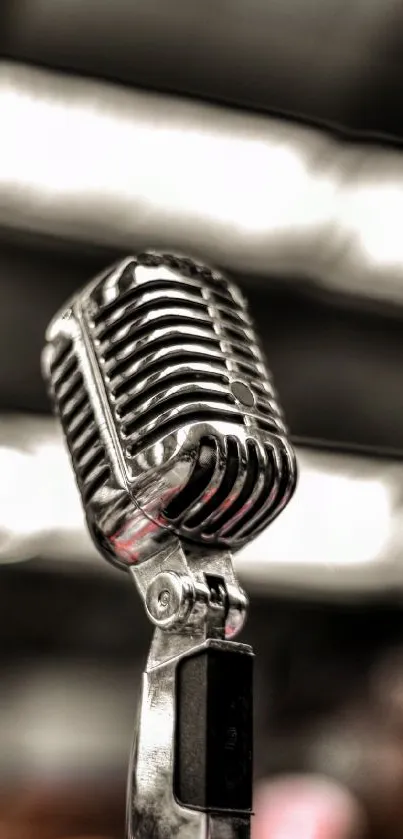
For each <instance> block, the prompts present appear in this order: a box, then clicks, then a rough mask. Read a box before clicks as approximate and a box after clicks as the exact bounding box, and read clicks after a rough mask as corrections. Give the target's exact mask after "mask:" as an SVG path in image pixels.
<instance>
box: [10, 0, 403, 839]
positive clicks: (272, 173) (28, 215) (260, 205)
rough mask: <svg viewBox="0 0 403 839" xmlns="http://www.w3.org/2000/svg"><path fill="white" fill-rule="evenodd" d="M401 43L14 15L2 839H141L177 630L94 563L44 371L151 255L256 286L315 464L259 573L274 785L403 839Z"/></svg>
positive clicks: (291, 20) (360, 24) (157, 16)
mask: <svg viewBox="0 0 403 839" xmlns="http://www.w3.org/2000/svg"><path fill="white" fill-rule="evenodd" d="M402 32H403V2H402V0H382V2H381V0H350V2H348V3H346V2H344V0H321V2H320V0H298V2H296V0H248V2H246V0H225V2H221V3H220V4H215V3H211V2H203V3H202V2H200V1H199V0H193V2H185V0H165V2H164V3H162V2H161V0H147V2H145V0H138V2H136V3H129V2H126V1H125V0H114V2H113V3H110V2H107V0H80V2H77V0H58V2H57V3H55V2H52V0H3V2H2V4H1V7H0V358H1V365H0V502H1V503H0V679H1V690H0V839H39V837H40V839H62V837H64V839H68V837H70V839H72V837H83V836H85V837H90V836H91V837H100V836H102V837H104V836H105V837H113V839H118V837H121V836H123V824H124V796H125V783H126V781H125V779H126V766H127V760H128V754H129V749H130V744H131V737H132V727H133V721H134V717H135V709H136V703H137V697H138V691H139V676H140V673H141V671H142V669H143V666H144V661H145V656H146V651H147V647H148V644H149V640H150V628H149V626H148V624H147V621H146V619H145V617H144V615H143V611H142V608H141V607H140V603H139V600H138V598H137V595H136V593H135V591H134V590H133V589H132V587H131V586H130V585H129V581H128V579H127V578H126V577H125V575H124V574H120V573H119V572H118V571H116V570H113V569H111V568H109V567H107V566H106V564H105V563H104V562H103V561H101V560H98V557H97V556H96V554H95V552H94V550H93V548H92V546H91V544H90V542H89V539H88V536H87V534H86V532H85V529H84V525H83V519H82V514H81V507H80V503H79V500H78V495H77V492H76V489H75V486H74V482H73V477H72V475H71V474H70V467H69V464H68V461H67V455H66V454H65V452H64V449H63V446H62V441H61V438H60V434H59V431H58V429H57V427H56V425H55V423H54V422H53V420H52V418H51V416H50V412H49V404H48V400H47V397H46V393H45V389H44V386H43V383H42V380H41V374H40V364H39V358H40V351H41V348H42V342H43V335H44V330H45V327H46V324H47V322H48V321H49V319H50V317H51V316H52V315H53V314H54V312H55V311H56V310H57V308H58V307H59V306H60V305H61V304H62V303H63V302H64V301H65V300H66V298H67V297H68V296H69V295H70V294H72V293H73V292H74V291H75V290H76V289H78V288H79V287H80V286H81V285H83V284H84V283H85V282H86V281H87V280H89V279H90V278H92V276H93V275H94V274H95V273H96V272H97V271H98V270H99V269H101V268H103V267H104V266H106V265H108V263H110V262H112V261H113V260H114V259H115V258H116V257H118V256H121V255H124V254H127V253H130V252H131V251H133V250H135V249H137V248H141V249H144V248H147V247H151V248H159V247H161V248H167V249H178V250H181V251H185V252H187V253H189V254H190V255H193V256H195V257H198V258H201V259H202V260H205V261H207V262H208V261H210V262H212V263H213V264H215V265H217V266H218V267H219V268H221V269H223V270H225V271H227V272H228V273H229V274H230V275H231V276H232V277H233V278H234V279H235V280H236V281H237V282H238V283H239V284H240V285H241V286H242V288H243V290H244V292H245V294H246V295H247V297H248V299H249V302H250V307H251V310H252V313H253V314H254V317H255V320H256V324H257V327H258V331H259V332H260V335H261V337H262V340H263V343H264V347H265V350H266V354H267V358H268V362H269V365H270V367H271V368H272V371H273V374H274V377H275V381H276V386H277V389H278V391H279V394H280V397H281V400H282V402H283V405H284V408H285V413H286V417H287V420H288V425H289V427H290V429H291V435H292V438H293V440H294V442H295V445H296V448H297V455H298V461H299V469H300V482H299V487H298V490H297V493H296V495H295V497H294V499H293V501H292V502H291V504H290V505H289V507H288V508H287V510H286V512H285V513H284V514H283V515H282V516H281V517H280V519H279V520H278V521H276V522H275V523H274V525H273V526H272V527H271V528H270V529H269V531H268V532H267V533H265V534H263V536H261V537H259V539H258V540H257V541H256V542H255V543H254V544H253V545H251V546H248V547H247V548H246V549H245V550H243V551H242V552H241V553H240V554H239V556H238V557H237V569H238V573H239V576H240V578H241V580H242V582H243V584H244V586H245V588H246V589H247V591H248V593H249V594H250V597H251V607H250V618H249V621H248V625H247V628H246V631H245V633H244V639H245V640H246V641H248V642H251V643H252V644H253V646H254V647H255V651H256V654H257V660H256V784H257V789H262V787H261V783H262V782H263V781H265V783H267V782H271V783H273V784H274V786H275V784H278V783H279V782H280V781H281V780H283V783H285V785H287V782H288V781H287V779H289V778H290V776H291V777H293V778H294V784H295V783H297V786H298V783H300V781H301V778H302V779H304V778H305V779H307V781H306V782H307V783H308V780H309V779H312V778H313V779H317V780H316V781H315V780H312V784H313V787H315V783H317V784H318V783H319V782H320V783H322V784H328V783H329V782H332V783H335V784H337V787H336V788H333V787H332V789H337V790H339V792H340V794H343V795H344V796H345V797H348V801H349V802H350V804H351V806H352V807H355V808H356V809H357V811H359V813H360V816H359V819H358V821H359V825H358V827H357V825H356V826H355V828H354V829H355V833H354V836H358V835H359V836H360V837H363V839H402V837H403V803H402V801H403V605H402V596H403V562H402V548H403V460H402V455H403V421H402V420H403V388H402V384H401V382H402V374H401V370H402V364H403V328H402V327H403V235H402V219H403V149H402V147H401V139H402V137H403V121H402V115H401V82H400V80H401V75H402V71H403V49H402V43H401V41H402V38H403V36H402ZM295 779H297V780H295ZM298 779H300V780H299V781H298ZM309 783H311V781H309ZM320 783H319V786H320ZM277 789H278V787H277ZM315 789H316V793H315V794H318V786H316V787H315ZM323 789H324V787H323V786H322V790H323ZM294 790H295V786H294ZM298 794H299V793H298ZM319 794H320V790H319ZM261 795H263V798H262V797H261V798H258V799H257V800H258V801H261V800H263V799H264V794H263V793H262V794H261ZM282 795H283V799H282V800H283V802H284V801H285V800H286V797H287V789H286V790H285V792H284V788H283V792H282ZM284 796H285V798H284ZM291 797H292V796H291ZM308 798H309V796H308ZM274 800H275V798H272V799H271V801H272V802H273V801H274ZM276 800H277V799H276ZM346 800H347V798H346ZM264 806H266V804H264ZM346 806H347V804H346ZM270 807H271V808H272V809H273V805H270V804H269V805H268V808H269V810H270ZM260 812H261V811H260V810H259V813H260ZM259 819H260V821H259ZM256 824H257V825H258V827H256V828H255V830H256V834H255V835H256V837H258V830H261V834H260V835H259V839H261V837H263V836H264V835H266V836H268V835H269V833H268V832H267V830H268V828H265V827H264V826H263V828H262V827H261V825H262V820H261V818H260V815H259V817H258V819H257V822H256ZM266 824H268V822H266ZM329 824H330V822H329ZM331 829H333V828H331V826H330V827H329V828H326V827H325V828H323V830H322V832H321V833H319V831H318V830H317V831H316V833H315V832H314V830H313V829H312V830H311V832H310V833H309V832H308V830H306V831H305V834H306V837H308V835H309V836H310V837H311V839H318V837H319V836H320V837H322V839H330V837H331V839H336V832H334V831H333V833H331V832H330V831H331ZM264 830H266V833H265V834H264ZM326 830H327V832H326ZM343 830H344V832H343V834H341V832H340V831H339V833H337V839H339V836H340V837H341V836H343V839H350V836H353V833H352V832H351V831H350V833H347V832H346V831H347V828H345V829H344V828H343ZM305 834H304V835H303V831H302V828H301V829H299V830H298V829H297V832H296V834H295V831H294V832H293V829H291V828H290V830H289V832H288V833H287V832H286V831H285V829H283V833H282V834H281V835H282V836H283V839H284V837H286V839H294V835H298V836H299V837H300V839H304V837H305ZM277 835H280V834H279V833H278V831H277V833H276V832H275V828H274V827H273V829H272V830H271V832H270V837H273V839H276V837H277Z"/></svg>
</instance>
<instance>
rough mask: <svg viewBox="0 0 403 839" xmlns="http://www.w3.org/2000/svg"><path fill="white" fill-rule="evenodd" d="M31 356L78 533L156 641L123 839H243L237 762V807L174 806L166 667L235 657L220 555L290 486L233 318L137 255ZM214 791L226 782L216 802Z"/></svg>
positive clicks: (180, 268) (236, 591)
mask: <svg viewBox="0 0 403 839" xmlns="http://www.w3.org/2000/svg"><path fill="white" fill-rule="evenodd" d="M46 341H47V343H46V346H45V349H44V352H43V370H44V374H45V377H46V380H47V383H48V386H49V391H50V395H51V397H52V401H53V404H54V407H55V410H56V413H57V415H58V417H59V419H60V422H61V425H62V428H63V432H64V436H65V440H66V444H67V448H68V451H69V455H70V459H71V463H72V467H73V470H74V474H75V478H76V481H77V486H78V489H79V491H80V495H81V499H82V503H83V507H84V511H85V515H86V519H87V523H88V527H89V531H90V533H91V536H92V538H93V541H94V543H95V545H96V547H97V548H98V549H99V550H100V552H101V553H102V554H103V555H104V556H105V557H106V558H107V559H110V560H111V561H112V563H113V564H116V565H117V566H119V567H126V568H129V569H130V571H131V573H132V576H133V579H134V582H135V584H136V586H137V588H138V590H139V593H140V595H141V597H142V599H143V602H144V605H145V608H146V613H147V615H148V617H149V618H150V619H151V621H152V623H153V624H154V625H155V626H156V627H157V628H156V630H155V637H154V641H153V644H152V647H151V653H150V659H149V665H148V668H147V671H146V674H145V681H144V689H143V699H142V707H141V714H140V721H139V728H138V731H137V736H136V747H135V750H134V754H133V758H132V765H131V769H130V773H129V785H128V798H127V805H128V806H127V826H126V831H127V836H128V837H129V839H134V837H138V839H142V837H144V839H146V837H149V836H150V835H152V836H154V837H155V839H167V837H170V836H177V837H178V839H188V837H189V839H190V838H191V837H194V839H248V837H249V835H250V814H251V813H250V808H251V797H250V796H251V789H252V766H251V761H250V760H249V757H248V760H247V761H246V764H245V760H244V758H245V754H244V753H243V754H242V765H247V766H249V764H250V769H249V770H248V774H249V777H248V778H246V780H245V779H244V778H243V780H242V785H243V788H244V789H245V784H247V787H246V789H247V788H248V787H249V790H250V796H249V794H248V796H249V805H248V806H243V805H242V806H241V805H240V803H239V800H238V796H237V799H236V800H235V797H234V794H232V797H231V796H230V797H229V798H228V801H230V802H231V804H230V805H228V804H227V805H226V804H225V797H224V799H221V798H220V797H219V796H218V798H217V796H216V795H215V796H214V798H213V803H212V801H211V797H210V798H209V797H208V795H209V793H203V794H198V795H197V797H196V799H195V801H196V803H193V799H192V800H191V801H189V800H188V799H185V802H186V806H179V804H178V800H177V796H176V794H175V785H174V779H175V772H176V769H175V766H176V763H175V760H176V759H177V758H175V737H176V728H177V726H178V725H179V724H180V722H179V721H180V719H181V717H180V711H179V710H178V707H177V705H176V693H177V690H179V688H177V684H178V682H177V675H176V672H177V667H178V663H179V661H180V660H181V659H182V658H183V656H184V655H186V654H190V653H192V654H193V653H199V652H200V650H201V648H202V647H201V642H203V644H207V645H210V646H211V645H212V644H216V645H218V646H219V648H220V649H227V647H228V648H231V649H233V648H236V649H238V645H234V644H233V642H230V641H226V640H225V639H229V638H232V637H234V636H235V635H236V634H237V633H238V632H239V631H240V629H241V628H242V625H243V622H244V617H245V614H246V608H247V601H246V597H245V595H244V593H243V591H242V590H241V589H240V588H239V586H238V583H237V581H236V579H235V575H234V572H233V569H232V558H231V555H230V554H229V553H228V552H227V551H226V550H225V549H228V548H230V547H232V548H240V547H241V546H242V545H243V544H244V543H246V542H247V541H250V540H251V539H253V538H254V537H255V536H257V535H258V533H259V532H261V531H262V530H263V529H264V528H265V527H266V526H267V525H268V524H269V523H270V522H271V521H272V520H273V519H274V518H276V517H277V516H278V514H279V513H280V512H281V510H282V509H283V508H284V507H285V506H286V504H287V503H288V501H289V500H290V498H291V496H292V494H293V491H294V487H295V482H296V463H295V456H294V453H293V450H292V448H291V445H290V443H289V442H288V438H287V432H286V428H285V425H284V423H283V420H282V414H281V411H280V408H279V406H278V404H277V401H276V394H275V392H274V389H273V386H272V382H271V378H270V376H269V374H268V372H267V371H266V367H265V363H264V360H263V356H262V353H261V350H260V347H259V344H258V341H257V339H256V336H255V334H254V331H253V326H252V323H251V321H250V318H249V316H248V313H247V309H246V303H245V301H244V300H243V298H242V296H241V294H240V292H239V290H238V288H237V287H236V286H233V285H232V284H231V283H230V282H228V281H227V280H226V279H225V277H223V276H222V275H221V274H220V273H218V272H216V271H214V270H212V269H210V268H208V267H206V266H205V265H201V264H199V263H196V262H194V261H193V260H191V259H189V258H184V257H183V256H177V255H161V254H158V253H155V252H152V253H146V254H142V255H137V256H135V257H127V258H126V259H124V260H123V261H121V262H120V263H118V264H117V265H115V266H113V267H112V268H109V269H107V270H106V271H104V273H103V274H102V275H101V276H100V277H97V278H96V279H95V280H93V281H92V282H90V283H89V284H88V285H87V286H86V287H85V288H84V289H83V291H81V292H78V293H77V295H76V296H75V297H74V299H73V300H71V301H69V303H67V304H66V306H65V308H64V309H63V310H62V311H61V312H59V313H58V314H57V315H56V317H55V318H54V320H53V321H52V322H51V324H50V326H49V328H48V330H47V334H46ZM248 651H249V652H250V653H251V650H250V649H249V650H248ZM238 667H239V663H238V660H237V671H238ZM206 678H207V681H208V682H209V681H210V671H209V670H208V673H207V677H206ZM237 678H238V676H237ZM234 689H235V686H234ZM207 693H208V688H207ZM216 698H217V697H216ZM230 699H231V703H234V696H232V695H231V698H230ZM201 701H203V699H202V700H201ZM235 701H236V700H235ZM204 702H205V703H207V702H208V699H207V695H206V696H205V698H204ZM248 703H249V704H250V700H249V699H248V702H247V703H246V704H248ZM228 707H229V706H228ZM231 707H232V705H231ZM227 711H228V708H227ZM249 712H250V714H252V709H251V707H250V709H249ZM206 714H207V710H206ZM242 714H243V715H242ZM242 714H241V713H240V712H239V713H238V714H234V720H235V721H234V726H235V728H234V732H235V738H236V740H237V739H239V738H240V732H239V730H238V729H239V727H240V726H244V725H245V720H244V716H245V714H247V710H246V707H245V709H244V711H243V712H242ZM178 715H179V716H178ZM241 717H242V719H241ZM203 719H204V723H203V724H204V726H205V729H206V728H207V726H208V725H209V724H210V719H209V717H208V715H207V716H206V717H205V718H204V717H203ZM220 725H221V726H222V725H223V720H221V722H220ZM202 736H203V738H204V740H206V736H207V732H206V730H204V731H203V734H202ZM217 736H218V735H217ZM226 743H227V741H226V740H225V744H224V745H223V747H222V748H223V749H224V750H225V749H226V748H228V746H227V745H226ZM196 747H197V746H196V744H194V745H193V748H196ZM189 748H190V746H189ZM249 753H250V754H249ZM249 753H248V754H249V756H251V745H250V747H249ZM218 754H219V755H220V753H218ZM234 759H235V758H234V755H232V760H234ZM217 760H222V771H223V772H227V771H228V770H227V769H226V764H225V763H224V758H221V756H219V757H217ZM226 760H227V762H228V756H227V757H226ZM238 760H239V757H238ZM210 764H211V760H210V758H207V764H206V766H205V767H204V768H203V770H202V775H203V777H202V783H203V785H204V786H205V787H206V788H208V789H210V787H211V785H217V779H216V778H213V775H212V768H211V765H210ZM187 771H189V766H187ZM191 771H193V767H192V770H191ZM213 771H214V772H217V770H216V769H215V768H214V767H213ZM243 771H244V772H246V769H245V770H243ZM204 774H206V777H204ZM231 783H233V781H231ZM229 784H230V780H229V779H228V778H227V776H226V775H225V782H223V788H224V789H226V788H227V786H228V785H229ZM247 791H248V789H247ZM248 796H247V797H248ZM245 800H246V799H245ZM213 805H214V806H213Z"/></svg>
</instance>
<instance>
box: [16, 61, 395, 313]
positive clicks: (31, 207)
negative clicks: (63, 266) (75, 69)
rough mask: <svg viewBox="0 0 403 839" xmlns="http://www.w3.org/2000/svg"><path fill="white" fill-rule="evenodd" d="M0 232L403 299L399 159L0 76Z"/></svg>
mask: <svg viewBox="0 0 403 839" xmlns="http://www.w3.org/2000/svg"><path fill="white" fill-rule="evenodd" d="M0 124H1V126H2V139H1V152H2V153H1V158H0V224H1V225H2V226H4V228H5V229H12V230H18V231H32V232H35V233H41V234H44V235H45V236H47V237H54V236H56V237H61V238H62V239H64V240H69V241H77V242H82V243H87V244H90V243H93V244H98V245H101V246H111V247H113V248H117V249H121V250H127V249H128V248H130V249H132V248H133V247H137V246H140V247H141V248H143V247H149V246H150V245H152V246H153V247H154V246H155V247H159V248H168V249H171V248H173V249H175V250H176V249H179V250H181V249H183V250H184V251H186V252H189V251H190V252H191V253H193V254H195V255H200V256H202V258H203V259H207V260H211V261H212V262H213V263H215V264H218V265H220V266H221V267H223V268H229V269H235V270H237V271H244V272H251V273H252V274H255V275H256V276H257V275H259V274H260V275H262V276H265V277H267V275H268V274H269V273H271V274H273V273H274V274H276V275H277V276H281V277H283V279H284V281H286V280H287V278H289V277H293V278H295V277H299V278H300V281H301V282H304V281H306V278H309V279H310V280H313V281H314V282H315V283H316V284H318V285H319V286H320V287H323V288H326V289H330V290H333V291H334V290H336V291H342V292H343V293H345V294H353V295H361V296H364V297H369V298H373V299H383V300H389V301H394V302H397V303H399V304H401V303H402V300H403V247H402V237H401V235H400V224H399V219H400V216H401V211H402V207H403V162H402V157H401V154H400V152H399V151H398V150H394V149H393V148H387V147H383V146H381V145H377V144H375V143H374V144H370V143H368V142H366V143H365V145H360V144H359V143H356V142H347V141H345V142H342V141H341V140H339V139H337V138H333V137H332V136H331V135H327V134H325V133H321V132H319V131H315V130H312V129H310V128H305V127H303V126H300V125H297V124H293V123H289V122H284V121H281V120H276V119H270V118H267V117H265V116H259V115H254V114H251V113H242V112H241V111H239V110H231V109H229V108H220V107H215V106H213V105H208V104H201V103H198V102H192V101H187V100H180V99H178V98H175V97H168V96H163V95H156V94H146V93H143V92H139V91H133V90H131V91H129V90H125V89H123V88H119V87H118V86H112V85H107V84H101V83H97V82H93V81H89V80H86V79H74V78H71V77H68V76H65V75H58V74H55V73H50V72H44V71H41V70H37V69H33V68H27V67H24V66H18V65H16V64H7V63H6V62H3V63H1V64H0Z"/></svg>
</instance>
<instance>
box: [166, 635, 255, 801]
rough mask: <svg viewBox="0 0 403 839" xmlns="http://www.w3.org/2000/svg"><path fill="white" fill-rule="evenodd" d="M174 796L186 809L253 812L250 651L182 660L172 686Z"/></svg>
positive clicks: (213, 651)
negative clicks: (174, 720) (173, 703)
mask: <svg viewBox="0 0 403 839" xmlns="http://www.w3.org/2000/svg"><path fill="white" fill-rule="evenodd" d="M176 688H177V689H176V741H175V772H174V794H175V797H176V798H177V800H178V801H179V802H180V803H181V804H183V805H184V806H187V807H194V808H198V809H199V808H200V809H203V810H206V811H210V812H216V813H219V812H221V811H229V810H230V811H234V812H237V813H249V812H250V811H251V808H252V762H253V653H252V651H250V652H244V651H242V652H241V651H239V650H237V649H236V645H235V644H234V650H233V651H232V650H231V651H230V650H228V649H222V650H221V649H217V648H214V647H212V648H208V649H206V650H203V651H202V652H200V653H196V654H195V655H194V656H189V657H188V658H184V659H183V660H182V661H181V662H180V663H179V665H178V669H177V684H176Z"/></svg>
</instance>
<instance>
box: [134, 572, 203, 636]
mask: <svg viewBox="0 0 403 839" xmlns="http://www.w3.org/2000/svg"><path fill="white" fill-rule="evenodd" d="M195 599H196V593H195V590H194V586H193V583H192V580H191V578H190V577H187V576H186V575H185V574H177V573H176V572H175V571H162V572H161V573H160V574H157V576H156V577H154V579H153V580H152V581H151V583H150V584H149V586H148V589H147V594H146V601H145V603H146V609H147V613H148V616H149V618H150V620H151V621H152V622H153V623H154V624H155V626H159V627H160V628H161V629H173V628H174V627H176V626H178V627H179V626H182V625H183V624H184V623H186V620H187V618H188V617H189V615H190V612H191V610H192V608H193V605H194V603H195Z"/></svg>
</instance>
